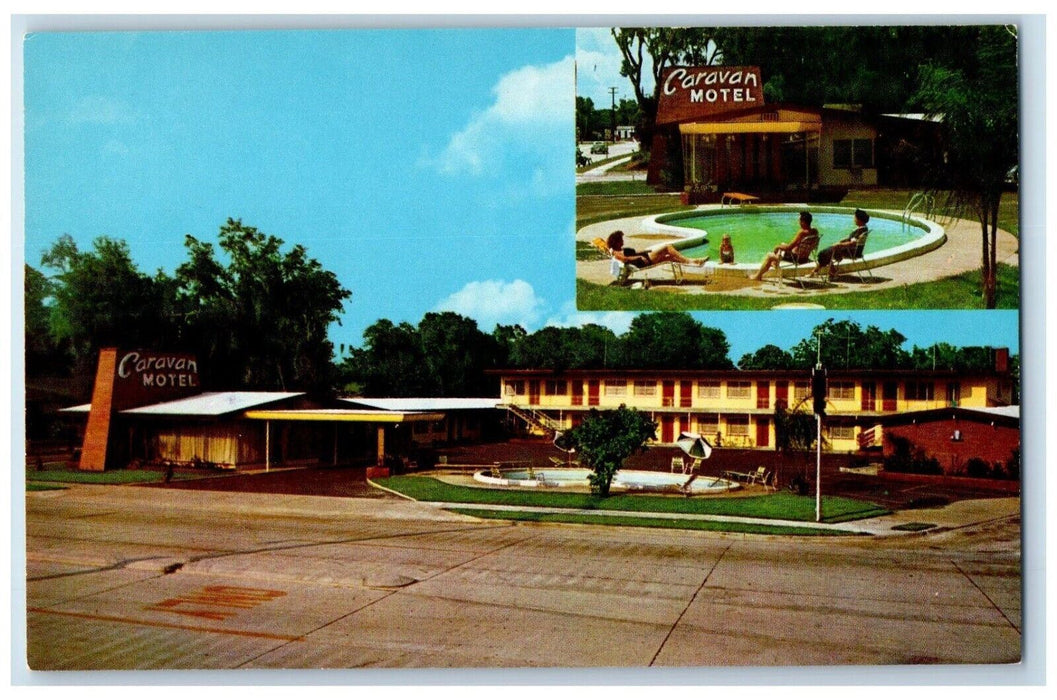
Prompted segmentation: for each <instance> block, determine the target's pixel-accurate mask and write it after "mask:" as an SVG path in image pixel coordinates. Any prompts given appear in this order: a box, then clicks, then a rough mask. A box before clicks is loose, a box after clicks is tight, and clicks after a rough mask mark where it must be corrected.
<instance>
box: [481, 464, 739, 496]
mask: <svg viewBox="0 0 1057 700" xmlns="http://www.w3.org/2000/svg"><path fill="white" fill-rule="evenodd" d="M590 474H591V471H590V470H589V469H581V468H575V467H574V468H568V467H561V468H542V469H523V468H508V469H500V470H499V476H496V475H495V474H494V473H492V472H491V471H490V470H484V469H482V470H480V471H477V472H476V473H475V474H474V475H473V478H474V480H475V481H479V482H481V483H482V484H488V485H489V486H515V487H521V488H536V487H553V488H563V487H564V488H588V487H589V486H590V483H589V482H588V480H587V478H588V476H590ZM611 486H612V488H613V489H614V490H618V491H621V490H622V491H654V492H672V493H675V492H678V493H690V494H706V493H725V492H727V491H733V490H734V489H738V488H741V487H740V485H739V484H736V483H734V482H732V481H728V480H726V479H720V478H718V477H713V476H698V477H696V478H694V479H691V475H689V474H674V473H669V472H650V471H640V470H635V469H621V470H619V471H618V472H617V473H616V475H615V476H614V477H613V482H612V485H611Z"/></svg>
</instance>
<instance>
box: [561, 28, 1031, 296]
mask: <svg viewBox="0 0 1057 700" xmlns="http://www.w3.org/2000/svg"><path fill="white" fill-rule="evenodd" d="M1016 55H1017V34H1016V28H1015V27H1006V26H998V25H987V26H959V27H935V26H928V27H926V26H887V27H715V28H701V27H698V28H688V29H681V28H652V29H650V28H612V29H580V30H578V31H577V97H576V132H577V155H576V173H577V174H576V229H577V231H576V261H577V264H576V274H577V306H578V308H579V309H581V310H592V311H595V310H653V309H664V310H696V309H731V310H752V309H771V308H784V307H790V306H792V307H806V308H823V309H906V308H916V309H992V308H1002V309H1016V308H1018V305H1019V291H1020V275H1019V257H1018V253H1019V240H1018V233H1019V201H1018V186H1019V161H1018V148H1019V145H1018V94H1017V77H1018V73H1017V62H1016Z"/></svg>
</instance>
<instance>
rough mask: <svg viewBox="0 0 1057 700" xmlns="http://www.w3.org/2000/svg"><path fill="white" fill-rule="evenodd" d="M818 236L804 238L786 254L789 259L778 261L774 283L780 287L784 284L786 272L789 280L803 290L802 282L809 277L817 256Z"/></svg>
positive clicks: (810, 235)
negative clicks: (789, 274)
mask: <svg viewBox="0 0 1057 700" xmlns="http://www.w3.org/2000/svg"><path fill="white" fill-rule="evenodd" d="M818 241H819V236H818V234H817V233H813V234H809V235H807V236H804V237H803V238H802V239H801V240H800V242H799V243H798V244H797V245H796V247H794V248H792V249H791V250H790V251H789V252H788V256H789V258H790V259H787V258H785V257H783V258H782V259H781V260H780V261H778V265H777V270H778V274H777V275H775V276H774V280H775V281H776V283H777V284H778V285H779V286H781V285H782V284H783V283H784V282H785V278H786V272H790V273H792V274H791V276H790V279H791V280H792V281H793V282H795V283H796V284H798V285H800V288H801V289H805V288H806V287H804V280H805V279H806V278H807V277H810V276H811V272H812V271H813V270H814V269H815V264H814V263H815V256H816V255H817V254H818Z"/></svg>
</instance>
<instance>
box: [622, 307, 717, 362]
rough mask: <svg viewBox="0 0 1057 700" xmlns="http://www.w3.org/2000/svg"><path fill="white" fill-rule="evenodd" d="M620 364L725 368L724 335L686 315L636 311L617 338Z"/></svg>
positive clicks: (681, 313)
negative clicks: (627, 326) (625, 328)
mask: <svg viewBox="0 0 1057 700" xmlns="http://www.w3.org/2000/svg"><path fill="white" fill-rule="evenodd" d="M620 345H621V355H620V366H623V367H634V368H664V367H679V368H682V369H729V368H732V367H733V366H734V365H733V363H731V361H730V358H729V357H728V353H729V352H730V343H728V342H727V337H726V334H724V333H723V331H720V330H718V329H715V328H707V327H705V326H703V325H702V324H701V323H699V322H698V321H696V320H695V319H694V318H693V317H692V316H690V314H687V313H683V312H660V313H650V314H639V315H638V316H636V317H635V318H634V319H633V320H632V321H631V326H630V327H629V328H628V331H627V333H625V334H624V335H622V336H621V337H620Z"/></svg>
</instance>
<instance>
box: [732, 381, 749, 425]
mask: <svg viewBox="0 0 1057 700" xmlns="http://www.w3.org/2000/svg"><path fill="white" fill-rule="evenodd" d="M750 396H752V382H727V398H728V399H747V398H749V397H750ZM746 420H748V418H746Z"/></svg>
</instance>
